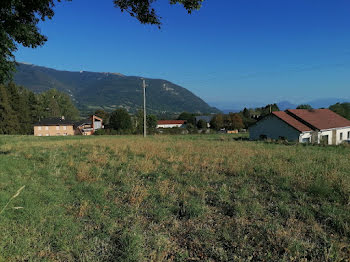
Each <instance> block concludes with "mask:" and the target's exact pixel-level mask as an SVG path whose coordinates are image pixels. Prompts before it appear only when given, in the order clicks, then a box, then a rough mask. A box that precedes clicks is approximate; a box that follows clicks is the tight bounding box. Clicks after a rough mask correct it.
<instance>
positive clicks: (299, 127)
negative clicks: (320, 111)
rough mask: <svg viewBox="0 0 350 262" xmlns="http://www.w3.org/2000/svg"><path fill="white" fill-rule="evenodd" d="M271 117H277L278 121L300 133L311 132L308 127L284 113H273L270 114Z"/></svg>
mask: <svg viewBox="0 0 350 262" xmlns="http://www.w3.org/2000/svg"><path fill="white" fill-rule="evenodd" d="M272 114H273V115H275V116H277V117H278V118H279V119H281V120H283V121H284V122H286V123H287V124H288V125H290V126H292V127H294V128H295V129H297V130H299V131H300V132H304V131H312V130H311V128H310V127H308V126H306V125H304V124H303V123H301V122H300V121H298V120H297V119H295V118H294V117H292V116H290V115H288V114H287V113H286V112H284V111H274V112H272Z"/></svg>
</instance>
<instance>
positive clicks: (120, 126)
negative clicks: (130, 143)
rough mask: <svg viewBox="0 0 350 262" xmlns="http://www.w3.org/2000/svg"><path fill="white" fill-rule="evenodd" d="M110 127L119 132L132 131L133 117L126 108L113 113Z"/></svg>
mask: <svg viewBox="0 0 350 262" xmlns="http://www.w3.org/2000/svg"><path fill="white" fill-rule="evenodd" d="M109 125H110V127H111V128H113V129H114V130H117V131H124V132H125V131H131V130H132V122H131V117H130V115H129V113H128V111H126V110H125V109H124V108H119V109H117V110H115V111H114V112H112V114H111V117H110V119H109Z"/></svg>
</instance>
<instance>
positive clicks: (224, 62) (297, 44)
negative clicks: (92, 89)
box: [16, 0, 350, 108]
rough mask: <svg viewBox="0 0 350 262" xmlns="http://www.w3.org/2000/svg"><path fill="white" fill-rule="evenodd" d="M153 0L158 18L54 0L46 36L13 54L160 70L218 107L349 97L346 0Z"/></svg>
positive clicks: (93, 67)
mask: <svg viewBox="0 0 350 262" xmlns="http://www.w3.org/2000/svg"><path fill="white" fill-rule="evenodd" d="M158 2H159V3H157V4H156V5H155V7H156V9H157V10H158V13H159V15H160V16H162V17H163V19H162V22H163V25H162V28H161V29H160V30H159V29H158V28H157V27H155V26H149V25H141V24H140V23H139V22H138V21H137V20H136V19H134V18H131V17H129V15H127V14H126V13H121V12H120V11H119V9H116V8H113V3H112V0H105V1H96V0H94V1H93V0H73V1H72V2H64V3H61V4H58V5H57V7H56V8H55V11H56V15H55V17H54V18H53V20H49V21H45V22H44V23H41V24H40V28H41V32H42V33H43V34H45V35H47V36H48V39H49V40H48V42H47V43H46V44H45V45H44V46H43V47H41V48H38V49H27V48H22V47H19V50H18V52H17V53H16V59H17V61H20V62H28V63H32V64H37V65H41V66H47V67H52V68H55V69H60V70H61V69H62V70H73V71H80V70H85V71H97V72H120V73H122V74H125V75H137V76H145V77H150V78H163V79H167V80H169V81H172V82H174V83H176V84H179V85H181V86H183V87H185V88H187V89H189V90H191V91H192V92H194V93H195V94H196V95H198V96H200V97H201V98H203V99H204V100H205V101H207V102H209V103H211V104H213V105H216V106H220V107H221V108H234V107H236V106H237V105H242V104H247V105H249V104H252V103H262V104H264V103H270V102H278V101H283V100H288V101H291V102H293V103H302V102H305V101H309V100H313V99H318V98H326V97H337V98H348V99H349V100H350V91H349V90H350V1H348V0H339V1H338V0H332V1H329V0H284V1H281V0H205V2H204V4H203V7H202V9H201V10H199V11H197V12H195V13H193V14H192V15H187V13H186V11H185V10H184V9H183V8H181V7H180V6H170V5H168V4H167V3H168V1H166V0H158Z"/></svg>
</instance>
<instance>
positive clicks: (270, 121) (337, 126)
mask: <svg viewBox="0 0 350 262" xmlns="http://www.w3.org/2000/svg"><path fill="white" fill-rule="evenodd" d="M249 133H250V139H252V140H258V139H262V138H271V139H281V138H283V139H287V140H288V141H298V142H301V143H307V142H313V143H320V142H321V141H324V142H325V143H326V144H329V145H338V144H340V143H342V142H344V141H346V140H350V121H349V120H347V119H345V118H343V117H342V116H340V115H338V114H336V113H334V112H333V111H331V110H329V109H311V110H309V109H288V110H286V111H277V112H272V113H271V114H270V115H268V116H266V117H264V118H262V119H261V120H260V121H258V122H256V123H255V124H254V125H253V126H251V127H250V128H249Z"/></svg>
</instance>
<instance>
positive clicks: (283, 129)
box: [249, 115, 301, 141]
mask: <svg viewBox="0 0 350 262" xmlns="http://www.w3.org/2000/svg"><path fill="white" fill-rule="evenodd" d="M300 133H301V132H299V131H298V130H296V129H295V128H293V127H291V126H290V125H288V124H287V123H285V122H284V121H282V120H281V119H279V118H278V117H276V116H274V115H270V116H267V117H265V118H263V119H262V120H260V121H258V122H256V123H255V124H254V125H253V126H251V127H250V128H249V136H250V139H252V140H259V139H260V136H261V135H265V136H266V137H267V138H271V139H279V138H280V137H284V138H286V139H287V140H288V141H299V140H300Z"/></svg>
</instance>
